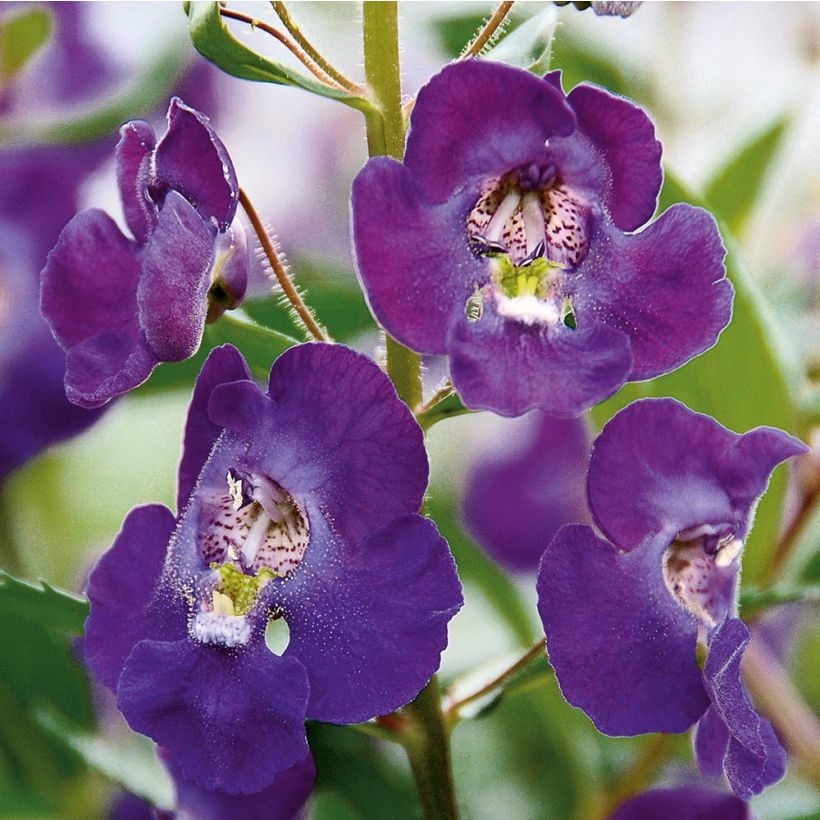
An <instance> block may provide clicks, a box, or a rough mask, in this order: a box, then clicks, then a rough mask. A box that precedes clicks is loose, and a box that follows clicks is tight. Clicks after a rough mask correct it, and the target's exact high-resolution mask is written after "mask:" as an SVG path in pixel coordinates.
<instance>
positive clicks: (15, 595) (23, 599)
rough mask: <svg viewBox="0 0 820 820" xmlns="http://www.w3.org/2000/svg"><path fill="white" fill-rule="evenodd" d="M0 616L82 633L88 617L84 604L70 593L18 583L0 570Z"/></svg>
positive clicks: (85, 601) (85, 602) (86, 604)
mask: <svg viewBox="0 0 820 820" xmlns="http://www.w3.org/2000/svg"><path fill="white" fill-rule="evenodd" d="M0 614H2V615H3V617H8V616H10V615H12V616H13V615H16V616H18V617H22V618H27V619H28V620H30V621H34V622H35V623H38V624H41V625H42V626H46V627H50V628H52V629H57V630H59V631H61V632H68V633H71V634H73V635H82V634H83V624H84V623H85V619H86V617H88V601H87V600H86V599H85V598H81V597H80V596H78V595H73V594H72V593H70V592H64V591H63V590H60V589H55V588H54V587H52V586H49V584H47V583H46V582H45V581H40V585H39V586H38V585H36V584H32V583H29V582H28V581H21V580H19V579H17V578H13V577H12V576H11V575H8V574H7V573H5V572H2V571H0Z"/></svg>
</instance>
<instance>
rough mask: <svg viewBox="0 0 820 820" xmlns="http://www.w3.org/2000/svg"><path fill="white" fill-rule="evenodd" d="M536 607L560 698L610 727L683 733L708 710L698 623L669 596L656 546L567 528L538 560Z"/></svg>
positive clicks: (611, 730) (609, 730)
mask: <svg viewBox="0 0 820 820" xmlns="http://www.w3.org/2000/svg"><path fill="white" fill-rule="evenodd" d="M538 612H539V614H540V616H541V621H542V623H543V625H544V631H545V633H546V636H547V652H548V654H549V659H550V663H551V664H552V666H553V667H554V669H555V674H556V676H557V677H558V683H559V684H560V686H561V691H562V692H563V694H564V697H565V698H566V699H567V700H568V701H569V702H570V703H571V704H573V705H574V706H578V707H579V708H581V709H583V710H584V712H586V713H587V715H589V717H590V718H591V719H592V720H593V722H594V723H595V725H596V726H597V727H598V729H600V730H601V731H602V732H604V733H605V734H608V735H637V734H642V733H644V732H684V731H686V730H687V729H688V728H689V727H690V726H692V724H693V723H694V722H695V721H696V720H697V719H698V718H699V717H700V716H701V715H702V714H703V713H704V711H706V709H707V708H708V706H709V700H708V698H707V696H706V692H705V690H704V688H703V683H702V675H701V672H700V669H699V668H698V665H697V661H696V659H695V643H696V638H697V624H696V622H695V620H694V618H692V616H691V615H690V614H689V613H687V612H686V611H685V610H684V609H683V608H682V607H681V606H679V605H678V604H677V602H676V601H675V600H674V599H673V598H672V596H671V595H670V594H669V593H668V591H667V589H666V585H665V583H664V579H663V575H662V570H661V557H660V555H659V554H657V552H654V553H653V552H652V551H651V550H638V551H635V552H632V553H624V552H621V551H620V550H618V549H617V548H616V547H615V546H613V545H612V544H610V543H608V542H606V541H604V540H602V539H600V538H598V537H597V536H596V535H595V533H594V532H593V530H592V529H591V528H590V527H584V526H576V525H570V526H566V527H564V528H563V529H561V530H560V531H559V532H558V535H556V536H555V538H554V539H553V541H552V543H551V544H550V545H549V547H548V548H547V550H546V552H545V553H544V557H543V559H542V560H541V567H540V569H539V572H538Z"/></svg>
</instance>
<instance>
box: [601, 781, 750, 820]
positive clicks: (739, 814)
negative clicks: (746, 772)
mask: <svg viewBox="0 0 820 820" xmlns="http://www.w3.org/2000/svg"><path fill="white" fill-rule="evenodd" d="M661 817H662V818H664V820H752V813H751V810H750V809H749V806H748V805H747V804H746V803H744V802H743V801H742V800H739V799H738V798H737V797H734V796H733V795H731V794H724V793H722V792H718V791H712V790H711V789H705V788H703V787H700V786H678V787H676V788H666V789H652V790H650V791H648V792H644V793H643V794H639V795H638V796H637V797H633V798H632V799H630V800H627V801H626V803H623V804H622V805H621V806H619V807H618V808H617V809H616V810H615V812H614V813H613V814H612V815H610V818H609V820H658V818H661Z"/></svg>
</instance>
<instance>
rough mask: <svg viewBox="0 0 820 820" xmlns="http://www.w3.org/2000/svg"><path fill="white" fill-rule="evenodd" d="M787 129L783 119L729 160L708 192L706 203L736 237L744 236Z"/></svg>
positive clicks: (709, 186) (708, 187)
mask: <svg viewBox="0 0 820 820" xmlns="http://www.w3.org/2000/svg"><path fill="white" fill-rule="evenodd" d="M787 125H788V119H787V118H785V117H784V118H781V119H779V120H777V121H775V122H774V123H772V125H770V126H769V127H768V128H767V129H766V130H765V131H763V132H762V133H761V134H759V135H758V136H756V137H755V138H754V139H753V140H751V141H750V142H748V143H747V144H746V145H745V146H743V148H741V149H740V150H739V151H738V152H736V153H735V154H734V156H732V157H730V159H729V161H728V162H727V163H726V164H725V165H724V166H723V167H722V168H721V169H720V170H719V171H718V172H717V173H716V174H715V176H714V177H713V178H712V181H711V182H710V183H709V184H708V186H707V188H706V195H705V199H706V201H707V202H708V203H709V205H710V206H711V207H712V209H713V210H714V211H715V212H716V213H717V215H718V216H719V217H720V218H721V219H722V220H723V221H724V222H725V223H726V225H727V226H728V227H729V230H731V231H732V232H733V233H734V234H735V235H736V236H739V235H740V234H742V233H743V230H744V229H745V228H746V225H747V224H748V221H749V217H750V216H751V214H752V212H753V210H754V208H755V205H756V204H757V201H758V199H759V197H760V192H761V190H762V188H763V183H764V182H765V180H766V176H767V174H768V172H769V171H770V169H771V167H772V163H773V160H774V158H775V156H776V155H777V150H778V148H780V145H781V143H782V142H783V135H784V134H785V132H786V127H787Z"/></svg>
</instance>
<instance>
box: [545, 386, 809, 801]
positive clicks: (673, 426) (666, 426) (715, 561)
mask: <svg viewBox="0 0 820 820" xmlns="http://www.w3.org/2000/svg"><path fill="white" fill-rule="evenodd" d="M806 450H807V448H806V447H805V445H804V444H803V443H802V442H800V441H798V440H797V439H795V438H792V437H791V436H789V435H787V434H786V433H784V432H782V431H780V430H776V429H774V428H771V427H758V428H756V429H754V430H752V431H750V432H748V433H745V434H743V435H738V434H737V433H733V432H731V431H730V430H727V429H726V428H725V427H723V426H722V425H720V424H718V422H716V421H715V420H714V419H712V418H710V417H709V416H705V415H700V414H698V413H694V412H692V411H691V410H689V409H688V408H687V407H685V406H684V405H682V404H680V403H679V402H677V401H675V400H673V399H645V400H642V401H638V402H635V403H633V404H631V405H629V406H628V407H627V408H626V409H624V410H622V411H621V412H620V413H618V414H617V415H615V416H614V417H613V418H612V419H611V420H610V421H609V422H608V423H607V424H606V426H605V427H604V429H603V430H602V432H601V434H600V435H599V436H598V438H597V439H596V441H595V443H594V445H593V448H592V455H591V458H590V464H589V473H588V479H587V482H588V497H589V508H590V511H591V513H592V516H593V518H594V521H595V524H596V525H597V527H598V529H599V530H600V532H601V533H602V534H603V536H604V537H603V538H602V537H600V536H599V535H597V534H596V532H595V530H594V529H593V528H592V527H590V526H584V525H568V526H566V527H563V528H562V529H561V530H560V531H559V532H558V534H557V535H556V536H555V538H554V539H553V541H552V543H551V544H550V545H549V547H548V548H547V550H546V551H545V552H544V556H543V558H542V560H541V566H540V569H539V573H538V609H539V613H540V615H541V620H542V622H543V625H544V631H545V633H546V639H547V650H548V652H549V658H550V663H551V664H552V666H553V668H554V669H555V674H556V676H557V678H558V682H559V684H560V686H561V690H562V692H563V694H564V697H566V699H567V700H568V701H569V702H570V703H571V704H573V705H574V706H577V707H579V708H581V709H583V711H584V712H586V713H587V715H589V717H590V718H591V719H592V721H593V722H594V723H595V725H596V727H597V728H598V729H599V730H600V731H601V732H603V733H604V734H608V735H637V734H641V733H644V732H683V731H686V730H687V729H689V728H690V727H691V726H692V725H694V724H695V723H697V732H696V736H695V749H696V754H697V759H698V763H699V765H700V768H701V770H702V771H703V772H704V773H705V774H708V775H718V774H720V772H721V771H723V773H724V774H725V775H726V777H727V779H728V781H729V784H730V786H731V787H732V790H733V791H734V793H735V794H736V795H737V796H738V797H740V798H742V799H744V800H745V799H748V798H749V797H751V796H752V795H755V794H758V793H759V792H761V791H762V790H763V789H764V788H765V787H766V786H768V785H770V784H772V783H775V782H776V781H777V780H779V779H780V778H781V777H782V776H783V774H784V771H785V765H786V756H785V752H784V751H783V749H782V747H781V745H780V743H779V741H778V740H777V738H776V736H775V734H774V731H773V729H772V726H771V724H770V723H769V722H768V721H767V720H765V719H763V718H762V717H760V716H759V715H758V714H757V713H756V712H755V711H754V709H753V708H752V705H751V703H750V701H749V696H748V694H747V693H746V690H745V688H744V685H743V682H742V679H741V669H740V661H741V657H742V655H743V652H744V650H745V648H746V646H747V645H748V643H749V639H750V635H749V630H748V629H747V628H746V626H745V625H744V623H743V622H742V621H740V620H739V619H738V617H737V612H738V604H737V594H738V575H739V572H740V563H741V557H742V552H743V544H744V541H745V540H746V537H747V535H748V533H749V529H750V527H751V524H752V518H753V515H754V509H755V506H756V504H757V502H758V500H759V498H760V496H761V495H762V494H763V492H764V491H765V489H766V486H767V484H768V481H769V477H770V475H771V472H772V470H773V469H774V468H775V466H776V465H777V464H779V463H780V462H781V461H784V460H785V459H788V458H791V457H793V456H796V455H800V454H801V453H804V452H806ZM698 644H700V645H701V647H702V648H703V649H704V650H705V654H706V659H705V662H704V664H703V668H702V669H701V668H700V667H699V665H698V661H697V657H696V649H697V647H698Z"/></svg>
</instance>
